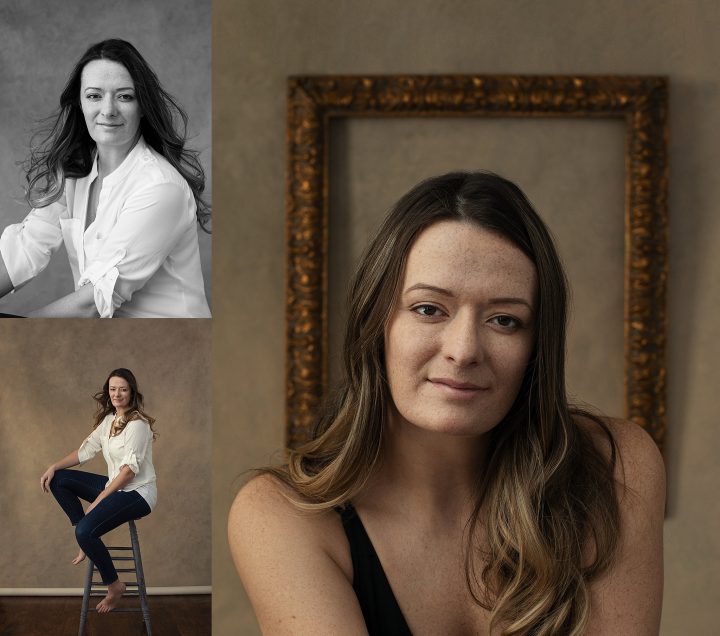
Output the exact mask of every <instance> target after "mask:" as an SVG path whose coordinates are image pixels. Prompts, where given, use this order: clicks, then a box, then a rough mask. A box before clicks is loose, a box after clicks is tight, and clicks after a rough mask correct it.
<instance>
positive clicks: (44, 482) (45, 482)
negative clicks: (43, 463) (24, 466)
mask: <svg viewBox="0 0 720 636" xmlns="http://www.w3.org/2000/svg"><path fill="white" fill-rule="evenodd" d="M54 476H55V467H54V466H50V468H48V469H47V470H46V471H45V472H44V473H43V475H42V477H40V488H42V490H43V492H50V482H51V481H52V478H53V477H54Z"/></svg>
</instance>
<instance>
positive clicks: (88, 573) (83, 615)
mask: <svg viewBox="0 0 720 636" xmlns="http://www.w3.org/2000/svg"><path fill="white" fill-rule="evenodd" d="M93 567H94V564H93V562H92V561H91V560H90V558H88V564H87V568H86V570H85V591H84V592H83V600H82V608H81V609H80V629H79V630H78V636H85V621H86V620H87V615H88V607H89V606H90V587H91V586H92V577H93Z"/></svg>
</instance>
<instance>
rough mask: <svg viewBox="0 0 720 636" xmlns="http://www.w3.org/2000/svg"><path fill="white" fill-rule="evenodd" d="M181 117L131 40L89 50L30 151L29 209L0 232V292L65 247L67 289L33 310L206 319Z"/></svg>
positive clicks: (202, 208) (196, 168)
mask: <svg viewBox="0 0 720 636" xmlns="http://www.w3.org/2000/svg"><path fill="white" fill-rule="evenodd" d="M174 114H175V115H177V117H178V119H179V120H182V122H183V123H184V124H187V116H186V115H185V113H184V112H183V110H182V109H181V108H180V107H179V106H178V105H177V104H176V103H175V101H174V100H173V99H172V97H171V96H170V95H168V93H166V92H165V90H163V88H162V86H161V85H160V83H159V81H158V78H157V76H156V75H155V73H154V72H153V71H152V69H151V68H150V67H149V66H148V64H147V62H145V60H144V59H143V57H142V56H141V55H140V53H138V51H137V50H136V49H135V47H133V46H132V44H130V43H129V42H125V41H123V40H106V41H104V42H100V43H98V44H95V45H94V46H91V47H90V48H89V49H88V50H87V51H86V52H85V55H83V56H82V58H81V59H80V61H79V62H78V63H77V65H76V66H75V68H74V70H73V72H72V74H71V75H70V78H69V80H68V83H67V85H66V86H65V89H64V91H63V93H62V95H61V96H60V110H59V112H58V114H57V117H56V119H55V120H54V123H53V125H52V128H51V130H50V131H49V133H48V134H47V137H46V138H45V139H44V141H43V142H42V143H41V145H40V146H39V147H37V148H34V149H32V150H31V156H30V159H29V160H28V169H27V182H28V185H27V197H26V198H27V201H28V203H29V204H30V205H31V206H32V208H33V209H32V210H31V211H30V213H29V214H28V215H27V217H25V220H24V221H23V222H22V223H17V224H14V225H10V226H8V227H6V228H5V230H4V232H3V233H2V236H1V237H0V296H3V295H5V294H7V293H8V292H10V291H12V290H13V289H16V288H19V287H20V286H22V285H24V284H25V283H27V282H28V281H29V280H31V279H32V278H34V277H35V276H37V275H38V274H39V273H40V272H41V271H43V270H44V269H45V267H46V266H47V265H48V262H49V261H50V257H51V255H52V253H53V252H55V251H56V250H57V249H58V248H59V247H60V244H61V243H63V242H64V243H65V247H66V249H67V253H68V257H69V259H70V268H71V269H72V273H73V278H74V281H75V291H73V292H72V293H70V294H68V295H66V296H63V297H62V298H60V299H59V300H56V301H54V302H51V303H49V304H48V303H46V304H45V306H44V307H42V308H40V309H38V310H36V311H34V312H31V313H30V314H29V315H30V316H34V317H77V318H83V317H87V318H92V317H97V316H99V317H101V318H111V317H113V316H118V317H130V318H207V317H209V316H210V310H209V308H208V305H207V301H206V299H205V289H204V283H203V276H202V270H201V268H200V251H199V247H198V234H197V225H198V223H200V224H201V225H203V226H204V225H205V224H206V223H207V220H208V216H209V212H208V206H207V205H206V204H205V203H204V202H203V201H202V199H201V195H202V192H203V189H204V187H205V175H204V173H203V169H202V167H201V166H200V163H199V162H198V160H197V156H196V153H194V152H193V151H190V150H188V149H187V148H185V131H184V130H182V132H178V131H176V130H175V123H174V121H173V116H174Z"/></svg>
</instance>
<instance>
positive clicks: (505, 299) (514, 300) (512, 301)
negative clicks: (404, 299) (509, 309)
mask: <svg viewBox="0 0 720 636" xmlns="http://www.w3.org/2000/svg"><path fill="white" fill-rule="evenodd" d="M416 290H423V291H432V292H435V293H436V294H440V295H441V296H447V297H448V298H453V297H454V296H455V294H453V293H452V292H451V291H450V290H449V289H445V288H444V287H437V286H436V285H428V284H427V283H416V284H415V285H411V286H410V287H408V288H407V289H406V290H405V291H404V292H403V293H404V294H409V293H410V292H412V291H416ZM487 304H488V305H525V307H527V308H528V309H529V310H530V311H533V308H532V305H531V304H530V303H529V302H528V301H527V300H525V299H524V298H519V297H516V296H500V297H497V298H491V299H490V300H488V302H487Z"/></svg>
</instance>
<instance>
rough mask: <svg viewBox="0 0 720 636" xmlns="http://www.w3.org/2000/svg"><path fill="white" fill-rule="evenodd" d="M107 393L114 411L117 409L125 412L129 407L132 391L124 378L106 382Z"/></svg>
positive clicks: (112, 378) (114, 378) (113, 378)
mask: <svg viewBox="0 0 720 636" xmlns="http://www.w3.org/2000/svg"><path fill="white" fill-rule="evenodd" d="M108 392H109V393H110V401H111V402H112V405H113V408H114V409H115V410H116V411H117V410H118V409H120V410H125V409H126V408H127V407H128V406H130V401H131V399H132V389H131V388H130V384H128V381H127V380H126V379H125V378H118V377H117V376H113V377H111V378H110V379H109V380H108Z"/></svg>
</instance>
